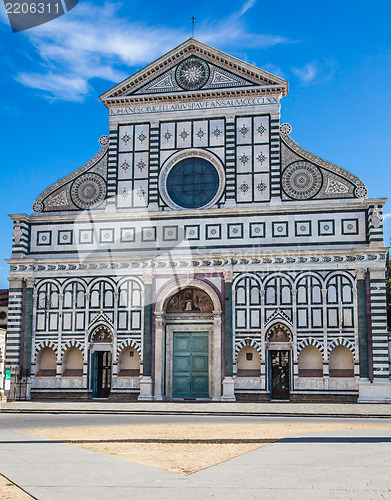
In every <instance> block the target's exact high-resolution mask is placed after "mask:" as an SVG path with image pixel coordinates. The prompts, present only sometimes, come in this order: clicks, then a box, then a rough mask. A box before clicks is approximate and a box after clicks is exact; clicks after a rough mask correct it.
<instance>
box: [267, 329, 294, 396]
mask: <svg viewBox="0 0 391 500" xmlns="http://www.w3.org/2000/svg"><path fill="white" fill-rule="evenodd" d="M266 347H267V350H268V364H269V389H270V398H271V399H274V400H275V399H278V400H289V397H290V391H291V385H292V384H291V352H292V349H293V343H292V334H291V332H290V330H289V328H288V327H286V326H285V325H283V324H281V323H278V324H276V325H274V326H273V327H272V328H271V329H270V330H269V331H268V333H267V335H266Z"/></svg>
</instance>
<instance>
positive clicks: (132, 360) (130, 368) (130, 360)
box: [118, 346, 140, 377]
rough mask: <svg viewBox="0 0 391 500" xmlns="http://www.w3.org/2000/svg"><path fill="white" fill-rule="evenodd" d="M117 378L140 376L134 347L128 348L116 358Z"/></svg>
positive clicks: (137, 355) (137, 356) (137, 357)
mask: <svg viewBox="0 0 391 500" xmlns="http://www.w3.org/2000/svg"><path fill="white" fill-rule="evenodd" d="M118 376H119V377H139V376H140V355H139V353H138V352H137V351H136V349H135V348H134V347H131V346H128V347H125V349H122V351H121V352H120V354H119V357H118Z"/></svg>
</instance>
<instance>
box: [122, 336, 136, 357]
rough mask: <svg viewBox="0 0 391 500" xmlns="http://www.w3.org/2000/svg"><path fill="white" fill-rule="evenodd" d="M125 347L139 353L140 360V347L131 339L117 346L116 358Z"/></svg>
mask: <svg viewBox="0 0 391 500" xmlns="http://www.w3.org/2000/svg"><path fill="white" fill-rule="evenodd" d="M126 347H133V348H134V349H136V351H137V352H138V353H139V355H140V358H141V345H140V344H139V343H138V342H136V341H135V340H133V339H126V340H124V341H123V342H121V343H120V344H119V345H118V346H117V356H118V355H119V353H120V352H121V351H123V350H124V349H125V348H126Z"/></svg>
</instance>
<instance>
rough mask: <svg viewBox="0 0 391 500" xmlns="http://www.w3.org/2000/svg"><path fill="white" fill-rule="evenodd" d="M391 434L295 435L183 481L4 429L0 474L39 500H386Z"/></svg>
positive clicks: (390, 476) (389, 483)
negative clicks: (87, 499)
mask: <svg viewBox="0 0 391 500" xmlns="http://www.w3.org/2000/svg"><path fill="white" fill-rule="evenodd" d="M390 444H391V431H389V430H381V429H378V430H371V431H343V432H327V433H322V434H320V433H317V434H311V435H306V436H303V437H298V436H296V437H291V438H287V439H284V440H281V441H278V442H276V443H273V444H271V445H268V446H265V447H263V448H260V449H258V450H255V451H252V452H250V453H247V454H245V455H242V456H239V457H236V458H234V459H232V460H228V461H226V462H223V463H221V464H219V465H216V466H213V467H210V468H208V469H205V470H202V471H200V472H197V473H195V474H192V475H190V476H180V475H177V474H175V473H171V472H166V471H162V470H159V469H155V468H152V467H147V466H144V465H139V464H135V463H132V462H129V461H125V460H121V459H119V458H116V457H112V456H108V455H104V454H101V453H94V452H92V451H89V450H84V449H81V448H78V447H75V446H72V445H69V444H64V443H58V442H55V441H50V440H47V439H42V438H39V437H37V436H33V435H30V434H28V433H25V432H22V431H16V430H9V429H8V430H4V429H0V472H1V473H2V474H4V475H5V476H6V477H7V478H8V479H10V480H11V481H13V482H15V483H16V484H17V485H19V486H20V487H21V488H23V489H24V490H25V491H26V492H28V493H29V494H31V495H32V496H33V497H35V498H37V499H39V500H62V499H67V500H69V499H72V500H85V499H86V498H89V499H92V500H101V499H102V500H103V499H105V500H106V499H107V497H111V498H115V499H116V500H122V499H123V500H125V499H129V498H131V499H132V500H138V499H140V500H147V499H159V500H160V499H163V500H165V499H167V500H168V499H170V500H177V499H183V498H186V499H187V500H193V499H194V500H199V499H200V498H206V499H208V498H213V499H215V500H216V499H224V500H231V499H232V500H252V499H279V498H284V499H286V498H288V499H289V500H304V499H311V500H318V499H319V500H324V499H329V498H333V499H354V500H357V499H371V500H377V499H388V498H391V446H390Z"/></svg>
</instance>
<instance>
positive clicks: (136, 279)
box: [117, 276, 145, 290]
mask: <svg viewBox="0 0 391 500" xmlns="http://www.w3.org/2000/svg"><path fill="white" fill-rule="evenodd" d="M127 281H134V282H136V283H137V284H138V285H139V286H140V288H141V290H143V289H144V286H145V284H144V282H143V280H142V279H141V278H140V277H139V276H123V277H122V278H120V279H119V280H118V282H117V290H120V289H121V286H122V285H123V284H124V283H126V282H127Z"/></svg>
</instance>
